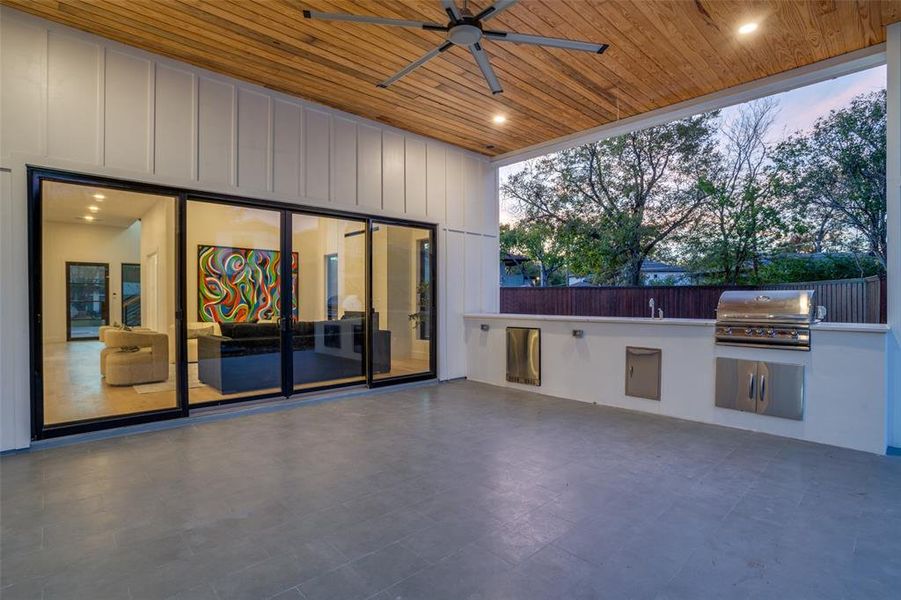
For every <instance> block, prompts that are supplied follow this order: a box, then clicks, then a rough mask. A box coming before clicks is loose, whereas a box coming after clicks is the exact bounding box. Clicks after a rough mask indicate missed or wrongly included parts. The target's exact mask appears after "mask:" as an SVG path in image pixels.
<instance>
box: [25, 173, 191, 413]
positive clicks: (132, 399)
mask: <svg viewBox="0 0 901 600" xmlns="http://www.w3.org/2000/svg"><path fill="white" fill-rule="evenodd" d="M40 209H41V223H40V227H41V232H40V238H41V294H42V299H41V309H40V312H41V337H42V342H43V343H42V346H41V375H40V376H41V380H42V386H41V389H42V390H43V394H42V397H41V398H39V399H38V400H39V401H40V402H41V403H42V405H41V408H42V415H43V419H42V427H43V428H44V429H47V428H54V427H60V426H65V425H70V424H75V423H79V422H82V421H95V420H100V419H112V418H119V417H127V416H132V415H137V414H142V413H155V412H161V411H171V410H177V409H178V408H179V403H178V394H177V391H176V387H177V385H176V368H175V343H174V331H175V329H174V323H175V308H176V307H175V282H176V273H175V254H176V236H175V210H176V198H174V197H171V196H161V195H155V194H146V193H137V192H130V191H125V190H121V189H113V188H106V187H98V186H92V185H83V184H76V183H66V182H60V181H51V180H43V181H42V182H41V184H40ZM148 270H151V271H152V274H153V278H152V284H151V283H150V282H148V281H141V278H140V275H139V274H140V273H141V272H142V271H143V272H145V273H147V272H148ZM120 294H121V295H120ZM126 295H127V296H128V297H127V298H126Z"/></svg>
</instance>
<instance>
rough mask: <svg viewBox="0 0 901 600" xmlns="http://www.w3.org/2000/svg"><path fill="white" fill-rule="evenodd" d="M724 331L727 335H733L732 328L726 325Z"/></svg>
mask: <svg viewBox="0 0 901 600" xmlns="http://www.w3.org/2000/svg"><path fill="white" fill-rule="evenodd" d="M723 333H725V334H726V335H732V328H731V327H726V328H725V329H723Z"/></svg>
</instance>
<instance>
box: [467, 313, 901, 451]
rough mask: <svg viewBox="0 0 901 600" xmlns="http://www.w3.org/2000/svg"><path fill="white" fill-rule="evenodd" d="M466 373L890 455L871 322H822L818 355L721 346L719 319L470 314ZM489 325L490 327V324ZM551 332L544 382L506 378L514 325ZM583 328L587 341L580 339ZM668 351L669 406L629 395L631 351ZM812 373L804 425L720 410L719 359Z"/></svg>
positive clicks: (877, 338) (880, 363) (881, 346)
mask: <svg viewBox="0 0 901 600" xmlns="http://www.w3.org/2000/svg"><path fill="white" fill-rule="evenodd" d="M463 321H464V334H463V335H464V343H465V345H466V357H467V364H466V375H467V377H468V378H469V379H471V380H473V381H480V382H483V383H490V384H492V385H500V386H506V387H511V388H517V389H521V390H526V391H532V392H538V393H542V394H549V395H552V396H558V397H561V398H569V399H573V400H580V401H583V402H592V403H596V404H604V405H608V406H616V407H620V408H627V409H630V410H639V411H644V412H651V413H656V414H661V415H667V416H670V417H677V418H680V419H689V420H692V421H701V422H705V423H716V424H719V425H726V426H729V427H736V428H740V429H749V430H754V431H761V432H765V433H770V434H774V435H781V436H786V437H793V438H798V439H803V440H808V441H814V442H821V443H826V444H833V445H836V446H843V447H847V448H854V449H857V450H865V451H868V452H875V453H884V452H885V447H886V439H885V422H886V389H885V379H886V377H885V375H886V343H887V342H886V340H887V337H886V335H885V334H886V333H887V332H888V331H889V329H888V327H887V326H885V325H882V324H871V323H819V324H816V325H813V326H812V331H811V349H810V350H809V351H799V350H790V349H771V348H763V347H736V346H726V345H717V344H716V343H715V342H714V321H713V320H707V319H667V318H664V319H649V318H620V317H576V316H567V315H525V314H497V313H469V314H465V315H464V319H463ZM483 325H487V331H483V330H482V326H483ZM507 327H538V328H540V329H541V361H540V362H541V386H540V387H535V386H529V385H523V384H518V383H511V382H508V381H507V380H506V328H507ZM574 330H581V332H582V334H581V337H576V336H574V335H573V331H574ZM627 346H637V347H642V348H659V349H660V350H661V351H662V362H661V384H660V385H661V397H660V400H659V401H655V400H646V399H643V398H635V397H632V396H627V395H626V394H625V371H626V359H625V355H626V347H627ZM719 357H724V358H738V359H746V360H762V361H772V362H777V363H785V364H793V365H801V366H803V367H804V385H805V392H804V396H805V398H804V418H803V420H801V421H792V420H788V419H779V418H774V417H770V416H766V415H758V414H754V413H746V412H739V411H735V410H727V409H722V408H717V407H716V406H714V392H715V381H716V378H715V372H716V369H715V366H716V359H717V358H719Z"/></svg>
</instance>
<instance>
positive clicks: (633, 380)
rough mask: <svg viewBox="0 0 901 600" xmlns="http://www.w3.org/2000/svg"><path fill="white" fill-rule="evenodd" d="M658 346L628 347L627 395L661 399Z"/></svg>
mask: <svg viewBox="0 0 901 600" xmlns="http://www.w3.org/2000/svg"><path fill="white" fill-rule="evenodd" d="M661 357H662V352H661V351H660V349H658V348H637V347H634V346H627V347H626V395H627V396H634V397H636V398H647V399H648V400H660V360H661Z"/></svg>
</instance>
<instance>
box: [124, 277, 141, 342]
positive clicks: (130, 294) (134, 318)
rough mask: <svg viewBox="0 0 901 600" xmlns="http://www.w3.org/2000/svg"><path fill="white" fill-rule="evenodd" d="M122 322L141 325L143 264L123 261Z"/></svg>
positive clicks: (133, 325)
mask: <svg viewBox="0 0 901 600" xmlns="http://www.w3.org/2000/svg"><path fill="white" fill-rule="evenodd" d="M122 324H123V325H128V326H129V327H139V326H140V325H141V265H140V264H130V263H122Z"/></svg>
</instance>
